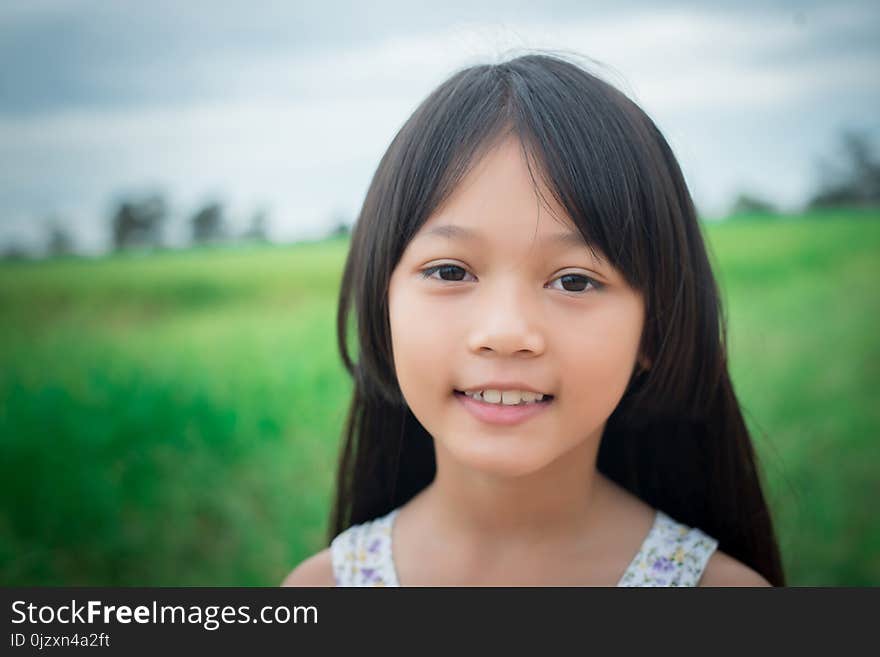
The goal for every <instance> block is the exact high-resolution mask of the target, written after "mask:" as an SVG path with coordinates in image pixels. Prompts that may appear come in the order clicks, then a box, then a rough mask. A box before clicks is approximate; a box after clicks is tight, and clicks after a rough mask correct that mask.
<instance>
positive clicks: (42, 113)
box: [0, 2, 880, 247]
mask: <svg viewBox="0 0 880 657" xmlns="http://www.w3.org/2000/svg"><path fill="white" fill-rule="evenodd" d="M465 4H466V3H465ZM525 5H529V6H532V7H533V5H531V3H512V4H511V7H513V9H517V10H521V11H523V12H524V11H525V9H523V7H525ZM211 6H213V5H211ZM10 7H11V8H10ZM22 7H24V5H22V4H15V3H13V4H12V5H8V6H7V7H6V8H5V9H4V11H3V12H2V13H0V44H3V45H0V56H3V57H4V61H12V60H10V56H11V55H14V54H16V53H17V54H18V55H22V54H30V58H29V59H27V60H26V61H27V63H26V64H24V65H22V66H20V67H18V69H16V67H12V69H13V75H12V76H11V77H7V78H6V80H5V81H2V80H0V144H2V148H3V156H4V159H6V160H7V161H13V162H15V166H14V167H7V168H6V170H5V171H4V173H3V175H2V176H0V208H2V212H3V214H2V215H0V240H2V239H3V235H4V234H7V235H8V234H12V232H16V234H22V231H24V232H27V230H31V232H33V231H36V230H37V228H36V227H35V226H36V224H34V221H35V218H38V217H42V216H44V215H46V214H49V213H52V212H56V211H58V212H64V213H66V214H67V215H68V216H70V217H72V219H71V221H76V222H77V223H78V225H79V226H80V229H81V230H82V231H83V232H84V234H86V235H88V236H89V237H88V239H87V241H88V242H89V243H91V244H93V245H95V246H96V247H97V246H98V245H100V240H101V235H102V231H103V230H104V227H103V226H104V223H105V222H106V219H107V215H108V213H109V211H110V209H111V208H110V204H111V203H112V199H113V198H115V197H116V196H118V195H119V194H121V193H124V192H125V191H126V190H133V189H139V188H144V187H146V186H149V187H156V188H162V189H166V190H167V191H168V192H169V193H170V194H171V195H172V197H173V198H172V200H173V201H174V202H175V203H176V207H177V208H178V209H179V211H180V213H181V214H182V215H183V214H186V213H188V212H190V211H192V210H194V208H195V207H196V206H197V205H198V204H199V203H200V202H202V201H203V200H204V199H205V198H207V197H209V196H212V195H214V196H223V197H225V198H226V199H227V200H228V201H229V203H230V204H231V205H232V206H235V207H238V208H239V209H240V212H241V213H242V214H245V213H247V212H248V208H250V207H253V206H262V205H268V206H270V207H271V208H272V219H273V220H274V221H275V222H276V223H275V229H276V232H277V234H278V235H279V236H280V235H285V236H292V235H294V234H296V233H297V232H301V231H306V230H309V231H313V232H317V231H318V229H319V228H320V227H321V226H322V222H323V223H326V221H327V220H328V219H329V217H330V216H331V215H332V214H333V213H335V212H338V211H344V212H346V213H348V214H349V215H350V216H351V215H353V214H354V213H355V212H356V210H357V209H358V206H359V204H360V202H361V201H362V198H363V194H364V193H365V191H366V186H367V185H368V183H369V179H370V177H371V175H372V172H373V170H374V169H375V166H376V165H377V163H378V161H379V158H380V157H381V154H382V152H383V151H384V150H385V148H386V147H387V145H388V143H389V142H390V140H391V138H392V137H393V135H394V133H395V132H396V131H397V130H398V129H399V127H400V125H401V124H402V123H403V121H404V120H405V119H406V118H407V117H408V116H409V114H410V113H411V112H412V110H413V109H414V108H415V107H416V105H417V104H418V103H419V102H420V101H421V100H422V98H423V97H424V96H425V95H426V94H427V93H428V92H429V91H430V90H431V89H433V88H434V87H435V86H436V85H437V84H438V83H439V82H440V81H442V80H443V79H444V78H445V77H446V76H447V75H449V74H450V73H451V72H453V71H454V70H456V69H458V68H461V67H463V66H466V65H470V64H474V63H480V62H487V61H495V60H497V59H498V58H499V57H502V56H504V55H505V54H508V53H509V52H510V50H511V49H521V50H522V49H530V48H549V49H554V50H572V51H575V52H579V53H583V54H585V55H589V56H591V57H593V58H595V60H597V61H596V62H595V63H593V64H590V65H589V67H590V68H591V69H592V70H594V72H596V73H597V74H599V75H601V76H602V77H604V78H606V79H608V80H609V81H610V82H612V83H613V84H616V85H617V86H618V87H620V88H621V89H622V90H623V91H624V92H626V93H628V94H629V95H631V96H632V97H634V99H635V100H636V101H637V102H639V103H640V104H641V105H642V106H643V107H644V109H645V110H646V111H648V113H649V114H650V115H651V116H652V117H654V118H655V120H656V121H657V122H658V125H660V126H661V128H662V129H663V130H664V132H665V133H666V134H667V136H668V137H669V139H670V142H671V143H672V144H673V146H674V148H675V150H676V152H677V153H678V154H679V157H680V159H681V161H682V167H683V169H684V170H685V173H686V175H687V176H688V181H689V183H691V185H692V189H693V192H694V196H695V198H696V199H697V201H698V203H701V204H703V205H705V206H711V207H714V208H716V209H719V210H720V208H721V206H722V204H723V203H724V202H726V200H727V199H728V198H729V196H730V194H732V193H733V192H734V191H735V190H736V189H738V187H740V186H742V185H744V184H749V185H755V184H757V185H759V186H760V185H761V184H764V185H768V186H769V187H770V189H769V191H770V194H769V195H770V196H773V195H774V194H775V195H776V196H777V197H779V198H782V199H784V200H786V201H787V202H790V203H791V202H793V201H794V199H796V198H798V197H799V196H802V195H803V193H804V190H805V189H806V188H807V186H808V184H809V182H810V181H809V180H808V179H807V176H808V173H809V172H808V171H807V169H806V168H805V164H804V163H805V162H806V161H807V160H808V159H809V157H808V156H809V155H810V154H811V152H814V151H816V150H817V149H818V148H819V146H820V145H821V143H822V140H823V139H824V140H827V139H828V135H829V134H830V132H831V131H832V129H833V128H834V125H835V122H836V121H837V122H842V121H851V120H854V119H855V120H863V121H865V122H869V123H870V122H871V121H873V123H874V124H876V104H877V102H878V99H880V83H878V81H880V75H876V73H877V72H878V71H877V68H878V52H880V47H878V44H877V42H876V40H875V39H871V38H869V37H870V36H871V35H876V32H877V30H876V28H877V23H878V16H880V11H878V10H877V9H876V8H872V7H873V6H872V5H864V4H858V5H851V6H849V9H848V10H841V9H840V7H841V5H834V6H830V7H816V8H814V9H811V10H808V11H806V10H802V11H803V12H804V13H803V15H802V17H801V19H797V20H796V19H795V18H794V17H793V15H792V12H791V11H789V10H785V9H776V10H774V11H764V10H762V11H760V12H757V11H753V12H748V13H736V12H733V13H732V12H729V11H705V10H700V9H693V8H691V9H684V8H682V7H681V6H678V7H672V8H670V6H668V5H663V6H662V7H659V6H657V5H651V8H650V9H641V10H639V11H634V10H631V11H627V12H624V13H600V12H593V11H590V10H589V7H588V8H587V9H586V10H585V9H583V8H580V9H578V10H577V12H580V13H577V12H573V13H571V15H570V17H569V18H568V19H566V20H563V19H560V16H566V14H564V13H563V14H535V15H533V17H532V19H531V20H524V19H522V16H529V14H527V13H520V14H515V13H514V12H513V11H511V12H510V13H504V12H500V13H499V16H500V17H501V18H497V19H496V20H493V21H491V22H486V21H482V20H471V19H468V20H457V19H455V20H453V17H454V16H456V15H457V14H454V13H453V14H450V15H446V14H444V15H442V16H441V18H442V19H443V20H434V22H437V23H438V25H439V26H438V27H434V28H432V29H430V30H429V29H428V28H429V26H430V25H431V23H432V15H431V14H426V15H422V16H420V17H418V19H416V20H414V22H412V23H407V22H406V20H404V19H402V18H397V19H395V20H396V21H397V22H395V21H394V20H392V21H390V22H389V24H388V25H387V26H385V27H384V28H383V29H382V30H378V31H376V32H375V33H372V32H371V33H370V36H371V38H367V37H366V36H365V35H364V34H363V33H361V34H360V36H359V37H355V36H352V37H351V38H346V37H347V35H355V34H357V29H356V28H357V24H358V21H361V22H363V21H367V24H370V23H369V22H370V21H373V22H375V21H379V22H381V19H382V17H383V16H387V15H390V14H388V13H385V14H383V13H381V11H379V13H377V14H376V15H375V16H370V17H368V16H366V15H365V14H364V13H363V11H362V10H361V9H359V8H358V7H360V5H357V6H353V7H351V8H350V9H351V11H350V12H349V13H346V14H345V15H344V16H340V17H339V20H338V21H330V22H329V23H327V17H328V15H330V14H332V7H331V8H329V9H328V6H325V5H323V4H322V5H320V11H319V10H318V9H317V8H316V7H319V6H318V5H313V4H309V5H308V7H305V6H299V7H296V8H291V7H292V6H291V5H290V4H289V3H277V4H269V5H267V6H266V7H265V8H263V6H262V5H261V12H255V11H253V10H252V9H251V7H250V5H243V4H242V5H239V4H232V5H229V6H227V5H224V8H225V10H224V11H220V12H217V15H214V14H212V13H211V12H210V11H208V10H209V7H208V6H207V5H204V4H202V3H173V4H165V5H162V6H161V7H159V9H161V11H160V10H157V9H155V8H151V7H152V6H150V7H148V6H146V5H135V4H126V5H124V6H123V5H117V4H110V5H108V4H107V3H90V2H84V3H79V4H73V5H71V4H70V3H54V2H42V3H38V4H36V5H32V4H31V3H28V5H27V7H28V11H25V10H24V9H23V8H22ZM452 7H453V9H455V7H456V5H452ZM578 7H580V5H578ZM34 8H35V9H34ZM31 9H34V10H33V11H31ZM845 9H846V8H845ZM307 11H310V12H315V13H314V14H309V15H305V14H303V13H302V12H307ZM438 11H439V10H438ZM531 11H537V10H535V9H532V10H531ZM358 12H360V13H358ZM299 18H302V19H303V21H304V22H303V23H302V24H299V23H297V22H296V20H294V19H299ZM508 18H509V19H508ZM322 20H323V21H324V23H327V25H325V24H324V23H322V22H321V21H322ZM200 22H201V24H200ZM318 23H321V25H322V26H321V27H320V28H316V29H317V32H315V33H312V35H311V37H306V36H303V38H302V39H298V40H297V39H294V36H296V35H302V34H305V33H306V32H309V30H310V29H311V28H309V27H308V26H309V25H314V24H318ZM303 25H305V26H306V27H303ZM328 25H332V29H331V27H328ZM408 25H409V26H410V29H407V26H408ZM331 32H332V33H333V36H332V39H331V38H330V37H329V36H328V38H327V40H326V41H325V40H322V38H323V37H322V38H319V37H318V36H316V34H330V33H331ZM362 32H363V31H362ZM375 34H382V35H383V36H381V37H377V36H375ZM10 35H12V36H13V37H14V38H12V39H11V40H9V39H7V38H6V37H9V36H10ZM36 35H39V36H40V37H41V38H42V40H39V39H38V40H36V41H35V40H34V37H35V36H36ZM47 44H52V45H47ZM331 44H333V45H331ZM15 61H22V60H20V59H19V60H15ZM16 71H17V72H16ZM871 103H874V105H873V110H872V109H871V107H872V106H871ZM871 117H874V118H871ZM746 147H747V148H746Z"/></svg>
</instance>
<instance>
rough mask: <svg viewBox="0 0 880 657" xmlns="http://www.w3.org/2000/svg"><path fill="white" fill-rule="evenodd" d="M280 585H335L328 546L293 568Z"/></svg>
mask: <svg viewBox="0 0 880 657" xmlns="http://www.w3.org/2000/svg"><path fill="white" fill-rule="evenodd" d="M281 586H336V579H335V578H334V577H333V562H332V558H331V555H330V548H325V549H323V550H321V551H320V552H318V553H317V554H313V555H312V556H310V557H309V558H308V559H306V560H305V561H303V562H302V563H301V564H299V565H298V566H297V567H296V568H294V569H293V570H292V571H291V572H290V573H289V574H288V575H287V577H285V578H284V581H283V582H281Z"/></svg>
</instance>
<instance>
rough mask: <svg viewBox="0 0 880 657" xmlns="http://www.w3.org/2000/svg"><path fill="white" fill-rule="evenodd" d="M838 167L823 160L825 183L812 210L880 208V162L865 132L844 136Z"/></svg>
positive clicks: (820, 166) (822, 177) (852, 132)
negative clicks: (853, 207)
mask: <svg viewBox="0 0 880 657" xmlns="http://www.w3.org/2000/svg"><path fill="white" fill-rule="evenodd" d="M836 159H837V161H838V164H833V163H830V162H829V161H828V160H820V162H819V170H820V177H821V179H822V183H821V185H820V187H819V191H818V192H817V193H816V194H815V195H814V196H813V197H812V198H811V199H810V200H809V202H808V204H807V205H808V207H809V208H829V207H840V206H853V205H856V206H863V205H877V204H878V203H880V160H878V159H877V156H876V154H875V153H874V150H873V148H872V144H871V142H870V140H869V138H868V136H867V134H865V133H864V132H859V131H856V130H848V131H845V132H844V133H843V134H842V135H841V139H840V145H839V154H838V155H837V158H836Z"/></svg>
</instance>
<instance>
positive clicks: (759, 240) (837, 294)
mask: <svg viewBox="0 0 880 657" xmlns="http://www.w3.org/2000/svg"><path fill="white" fill-rule="evenodd" d="M706 234H707V237H708V240H709V243H710V248H711V252H712V256H713V259H714V260H715V263H716V272H717V274H718V276H719V281H720V283H721V286H722V289H723V292H724V298H725V302H726V305H727V314H728V318H729V327H730V345H731V361H732V373H733V377H734V382H735V385H736V388H737V392H738V394H739V396H740V399H741V401H742V403H743V406H744V408H745V411H746V416H747V420H748V422H749V424H750V427H751V428H752V430H753V435H754V438H755V442H756V446H757V449H758V452H759V454H760V455H761V458H762V460H763V467H764V470H765V474H766V481H767V485H768V494H769V496H770V500H771V504H772V506H773V510H774V513H775V516H776V518H777V521H778V527H779V533H780V539H781V543H782V550H783V555H784V559H785V564H786V570H787V573H788V576H789V580H790V583H791V584H793V585H829V584H835V585H866V584H875V585H876V584H880V520H878V516H877V514H876V511H875V510H874V509H873V506H872V505H873V502H874V501H875V500H877V499H880V477H878V471H880V442H878V436H877V429H878V428H880V404H878V403H877V401H876V395H877V391H878V390H880V386H878V383H880V337H878V335H880V334H878V331H877V318H878V317H880V294H878V293H877V286H876V281H877V280H878V278H880V258H878V255H880V211H872V212H854V211H849V212H841V213H837V214H833V213H832V214H827V215H823V216H818V215H814V216H810V217H803V218H799V219H782V220H770V219H762V218H760V217H754V218H741V219H738V220H736V221H731V222H728V223H725V224H720V225H710V226H707V227H706ZM346 246H347V242H345V241H343V240H336V241H328V242H322V243H314V244H302V245H295V246H288V247H261V248H249V249H239V250H228V249H205V250H196V251H187V252H166V253H159V254H154V255H149V256H138V255H134V254H129V255H118V256H111V257H106V258H100V259H62V260H56V261H46V262H32V263H5V264H2V265H0V495H2V498H0V499H2V513H0V584H3V585H110V586H112V585H159V586H187V585H218V586H222V585H244V586H248V585H270V586H271V585H274V584H277V583H278V582H280V580H281V579H282V577H283V576H284V575H285V574H286V573H287V572H288V571H289V569H290V568H291V567H292V566H293V565H295V564H296V563H298V562H299V561H300V560H302V559H303V558H304V557H306V556H307V555H309V554H311V553H313V552H315V551H317V550H318V549H320V548H321V547H323V546H324V543H323V539H324V534H325V530H326V527H325V522H326V516H327V509H328V507H329V504H330V498H331V488H332V483H333V477H334V468H335V462H336V456H337V447H338V443H339V439H340V430H341V427H342V423H343V419H344V413H345V411H346V408H347V403H348V398H349V395H350V392H351V383H350V381H349V380H348V378H347V375H345V373H344V370H343V368H342V365H341V363H340V361H339V357H338V354H337V350H336V335H335V312H336V297H337V291H338V286H339V280H340V276H341V270H342V265H343V262H344V259H345V254H346Z"/></svg>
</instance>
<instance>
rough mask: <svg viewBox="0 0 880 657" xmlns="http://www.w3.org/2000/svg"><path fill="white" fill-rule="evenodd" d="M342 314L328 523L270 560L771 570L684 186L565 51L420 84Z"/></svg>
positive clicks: (501, 571)
mask: <svg viewBox="0 0 880 657" xmlns="http://www.w3.org/2000/svg"><path fill="white" fill-rule="evenodd" d="M352 305H353V306H354V311H355V314H356V328H357V332H356V333H357V350H358V354H359V358H358V360H357V362H354V361H353V359H352V358H351V357H350V355H349V350H348V347H347V333H346V328H347V326H348V316H349V311H350V309H351V307H352ZM337 329H338V341H339V347H340V350H341V354H342V359H343V362H344V363H345V366H346V368H347V369H348V371H349V372H350V374H351V375H352V377H353V379H354V394H353V399H352V401H351V406H350V409H349V415H348V420H347V426H346V429H345V441H344V444H343V447H342V453H341V458H340V462H339V469H338V481H337V489H336V498H335V504H334V507H333V510H332V514H331V526H330V531H329V536H328V539H330V547H329V548H327V549H325V550H323V551H322V552H320V553H318V554H317V555H314V556H312V557H310V558H309V559H307V560H305V561H304V562H303V563H302V564H300V565H299V567H297V568H296V569H295V570H294V571H293V572H292V573H291V574H290V575H288V577H287V578H286V579H285V581H284V584H286V585H292V586H307V585H318V586H332V585H341V586H362V585H380V586H381V585H392V586H394V585H398V586H399V585H405V586H429V585H547V586H565V585H575V586H584V585H593V586H613V585H619V586H694V585H697V584H699V585H705V586H719V585H743V586H755V585H763V586H766V585H776V586H783V585H784V575H783V571H782V564H781V560H780V555H779V550H778V547H777V543H776V539H775V536H774V530H773V525H772V521H771V517H770V513H769V510H768V506H767V503H766V502H765V499H764V495H763V493H762V489H761V483H760V480H759V472H758V469H757V464H756V458H755V454H754V451H753V448H752V444H751V440H750V436H749V432H748V430H747V428H746V425H745V423H744V421H743V417H742V414H741V411H740V407H739V404H738V401H737V398H736V396H735V394H734V390H733V386H732V384H731V381H730V377H729V374H728V368H727V356H726V349H725V344H726V335H725V332H724V324H723V317H722V315H721V305H720V300H719V296H718V289H717V287H716V283H715V280H714V277H713V274H712V271H711V268H710V264H709V261H708V258H707V255H706V249H705V246H704V244H703V240H702V237H701V234H700V229H699V225H698V223H697V219H696V212H695V209H694V205H693V202H692V200H691V197H690V194H689V192H688V189H687V187H686V186H685V182H684V180H683V177H682V174H681V171H680V169H679V166H678V164H677V162H676V160H675V158H674V156H673V154H672V152H671V150H670V148H669V145H668V144H667V142H666V140H665V139H664V138H663V136H662V135H661V134H660V132H659V130H658V129H657V127H656V126H655V125H654V123H653V122H652V120H651V119H650V118H649V117H648V116H647V115H646V114H645V113H644V112H643V111H642V110H641V109H639V107H637V106H636V105H635V104H634V103H633V102H632V101H631V100H629V99H628V98H627V97H626V96H625V95H623V94H622V93H621V92H619V91H618V90H617V89H615V88H614V87H612V86H611V85H609V84H607V83H606V82H603V81H602V80H600V79H598V78H596V77H594V76H593V75H591V74H590V73H588V72H586V71H585V70H584V69H583V68H582V67H580V66H578V65H576V64H575V63H573V62H571V61H568V60H567V59H564V58H562V57H559V56H557V55H551V54H544V53H533V54H529V55H526V56H521V57H518V58H516V59H513V60H511V61H507V62H505V63H499V64H494V65H480V66H474V67H470V68H467V69H464V70H461V71H459V72H458V73H456V74H455V75H453V76H452V77H451V78H449V79H448V80H447V81H446V82H444V83H443V84H441V85H440V86H439V87H438V88H437V89H436V90H435V91H434V92H432V93H431V94H430V95H429V96H428V98H427V99H426V100H425V101H424V102H423V103H422V104H421V105H420V106H419V107H418V108H417V109H416V111H415V113H414V114H413V115H412V117H410V119H409V120H408V121H407V122H406V123H405V124H404V126H403V127H402V128H401V130H400V132H399V133H398V134H397V135H396V137H395V138H394V140H393V141H392V143H391V145H390V147H389V148H388V151H387V152H386V153H385V155H384V156H383V158H382V160H381V162H380V164H379V167H378V169H377V171H376V173H375V175H374V177H373V180H372V183H371V185H370V188H369V190H368V192H367V196H366V199H365V201H364V205H363V208H362V210H361V214H360V216H359V218H358V221H357V225H356V226H355V229H354V232H353V234H352V242H351V250H350V252H349V255H348V260H347V262H346V266H345V271H344V275H343V279H342V288H341V296H340V300H339V315H338V324H337Z"/></svg>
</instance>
